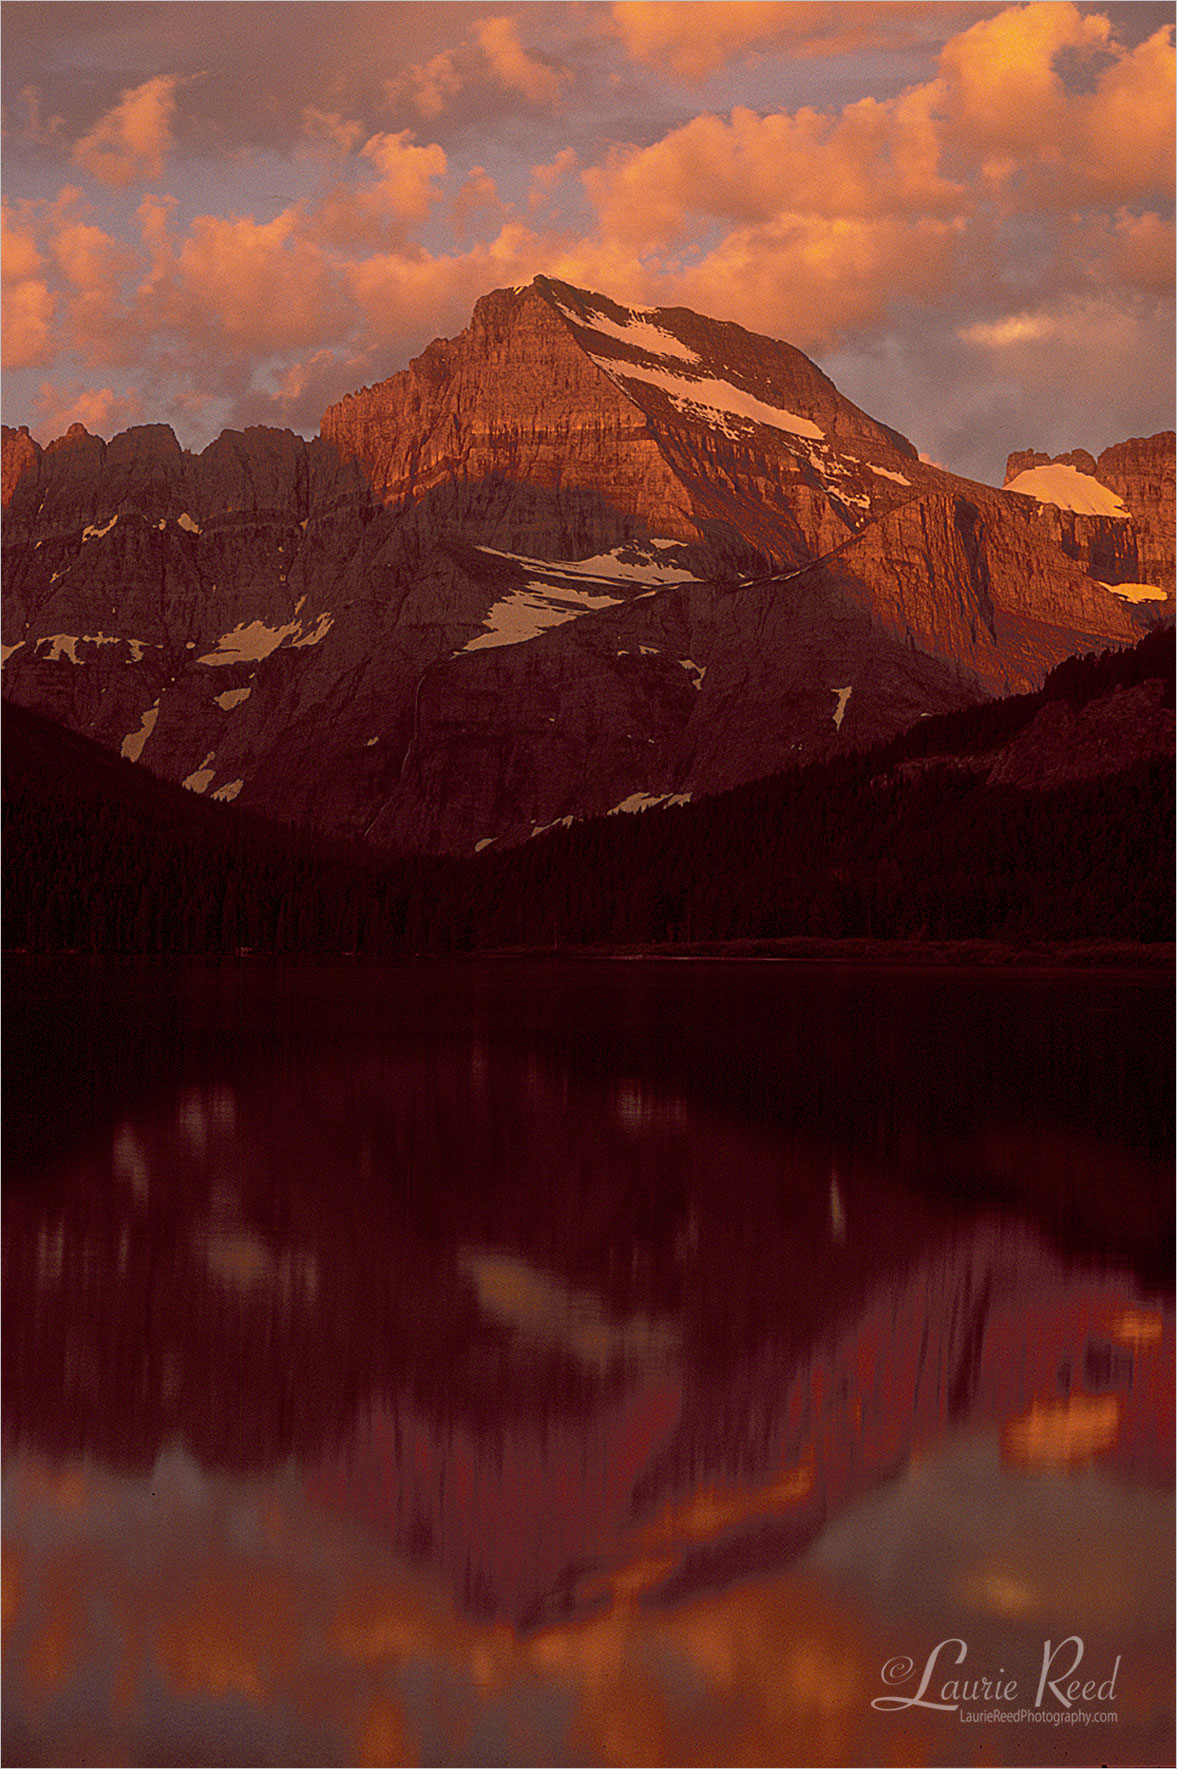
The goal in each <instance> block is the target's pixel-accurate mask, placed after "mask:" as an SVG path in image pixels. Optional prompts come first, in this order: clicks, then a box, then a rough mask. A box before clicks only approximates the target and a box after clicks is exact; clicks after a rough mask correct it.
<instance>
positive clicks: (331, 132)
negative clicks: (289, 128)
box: [302, 104, 364, 157]
mask: <svg viewBox="0 0 1177 1769" xmlns="http://www.w3.org/2000/svg"><path fill="white" fill-rule="evenodd" d="M302 133H303V135H304V136H305V137H306V139H307V141H309V142H312V143H314V144H316V145H318V146H320V147H326V148H330V149H333V150H334V151H335V152H336V153H338V154H342V155H343V156H344V157H346V156H347V155H348V154H350V153H354V152H355V150H356V148H357V147H358V146H359V145H360V143H361V141H363V139H364V125H363V124H362V123H357V122H356V121H355V120H354V119H351V120H349V119H347V118H344V117H342V116H341V115H340V113H339V112H338V111H323V110H320V109H319V107H318V106H317V105H313V104H307V105H304V106H303V109H302Z"/></svg>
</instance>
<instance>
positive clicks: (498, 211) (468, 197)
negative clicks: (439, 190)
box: [450, 166, 510, 239]
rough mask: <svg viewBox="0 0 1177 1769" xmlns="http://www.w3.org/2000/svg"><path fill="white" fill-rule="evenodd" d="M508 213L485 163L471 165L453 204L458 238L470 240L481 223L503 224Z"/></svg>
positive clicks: (451, 206) (453, 218) (453, 215)
mask: <svg viewBox="0 0 1177 1769" xmlns="http://www.w3.org/2000/svg"><path fill="white" fill-rule="evenodd" d="M509 212H510V210H509V205H508V204H507V203H504V202H503V200H502V198H501V197H500V196H499V193H498V191H497V189H496V188H495V181H494V179H493V178H492V177H491V176H490V173H489V172H488V171H487V170H486V168H485V166H471V168H470V174H469V177H468V178H467V179H466V182H465V183H464V184H463V185H462V187H461V189H460V190H459V191H458V193H457V195H456V196H455V197H454V198H453V201H452V202H451V203H450V220H451V222H452V224H453V228H454V232H455V234H456V235H457V236H458V238H459V239H468V238H469V237H470V236H471V235H472V234H474V233H475V232H476V231H477V230H478V228H479V227H480V226H481V227H486V226H501V224H502V222H503V221H504V220H505V219H506V217H507V215H508V214H509Z"/></svg>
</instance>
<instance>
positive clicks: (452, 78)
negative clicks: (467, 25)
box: [390, 50, 462, 120]
mask: <svg viewBox="0 0 1177 1769" xmlns="http://www.w3.org/2000/svg"><path fill="white" fill-rule="evenodd" d="M406 78H407V83H408V84H409V86H410V88H411V89H412V100H413V103H414V104H415V105H416V107H417V109H418V111H419V112H420V113H421V115H422V116H423V117H425V118H428V119H430V120H432V119H433V118H434V117H438V116H440V115H441V113H442V111H443V110H444V109H445V107H446V105H447V103H448V102H449V100H450V99H451V98H453V97H454V95H455V93H457V92H460V91H461V88H462V76H461V74H460V73H459V72H458V67H457V64H456V62H455V60H454V57H453V56H452V55H451V54H450V53H449V51H448V50H443V51H442V52H441V53H440V54H439V55H435V56H432V57H431V58H430V60H429V61H427V62H425V63H424V65H423V66H421V67H416V68H411V69H410V70H409V73H408V75H407V77H406ZM396 84H397V83H396V82H390V87H392V88H393V90H392V91H391V92H390V97H391V98H392V99H393V101H394V102H395V97H396V92H395V87H396Z"/></svg>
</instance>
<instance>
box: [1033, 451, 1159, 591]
mask: <svg viewBox="0 0 1177 1769" xmlns="http://www.w3.org/2000/svg"><path fill="white" fill-rule="evenodd" d="M1175 445H1177V435H1175V434H1174V432H1173V431H1172V430H1163V431H1161V432H1160V433H1159V434H1158V435H1156V436H1136V437H1133V438H1132V439H1131V440H1130V441H1128V442H1116V443H1113V444H1112V446H1111V447H1110V448H1105V449H1104V451H1103V453H1102V454H1101V455H1100V457H1099V459H1098V460H1096V459H1095V457H1094V456H1093V455H1091V454H1089V453H1088V451H1087V450H1086V449H1085V448H1076V449H1072V450H1071V451H1070V453H1069V454H1064V455H1044V454H1037V453H1035V451H1034V450H1033V449H1023V450H1021V451H1020V452H1019V453H1016V454H1011V455H1010V457H1009V459H1008V461H1007V462H1006V468H1005V484H1006V485H1007V486H1010V485H1012V484H1013V483H1014V482H1015V481H1016V480H1017V479H1019V478H1020V477H1021V475H1022V474H1023V473H1028V472H1030V471H1032V470H1033V469H1035V468H1039V467H1073V468H1075V469H1076V471H1077V472H1079V473H1082V474H1084V475H1085V476H1086V477H1088V478H1090V479H1094V480H1095V481H1096V482H1097V483H1098V484H1099V485H1101V486H1104V487H1106V488H1107V490H1108V491H1110V492H1112V493H1113V494H1114V495H1115V496H1116V497H1117V498H1119V499H1120V500H1121V501H1122V503H1123V505H1124V507H1125V508H1126V509H1127V511H1128V512H1129V513H1130V515H1131V518H1132V524H1133V528H1134V530H1135V534H1136V553H1137V562H1138V565H1139V569H1140V580H1139V581H1140V583H1141V584H1151V585H1155V586H1156V587H1157V588H1158V589H1162V590H1168V591H1170V592H1172V590H1173V587H1174V560H1173V531H1174V522H1175V521H1177V510H1175V503H1174V469H1175V452H1177V450H1175ZM1059 489H1060V490H1061V493H1062V496H1063V497H1064V498H1065V496H1066V489H1065V486H1063V487H1061V488H1059ZM1038 495H1043V493H1042V492H1041V491H1040V492H1039V494H1038ZM1056 495H1057V493H1056ZM1114 581H1116V582H1121V583H1122V582H1125V581H1126V579H1124V578H1123V577H1118V578H1116V579H1115V580H1114Z"/></svg>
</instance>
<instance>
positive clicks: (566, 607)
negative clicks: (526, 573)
mask: <svg viewBox="0 0 1177 1769" xmlns="http://www.w3.org/2000/svg"><path fill="white" fill-rule="evenodd" d="M621 599H622V598H621V597H620V596H602V595H596V596H594V595H593V594H592V593H591V591H589V590H578V589H575V588H574V587H573V586H572V585H571V584H568V585H564V586H560V585H551V584H545V583H529V584H528V585H527V586H526V588H524V589H521V590H511V591H510V592H509V593H508V594H507V595H506V596H504V597H502V599H501V600H500V601H498V602H496V603H494V605H493V607H491V608H490V609H488V611H487V615H486V620H485V623H484V624H485V626H486V631H485V632H482V633H479V634H478V635H477V637H475V638H473V639H471V640H469V641H468V642H467V643H466V644H465V645H463V646H462V647H461V648H460V651H458V652H456V653H455V656H460V655H461V652H462V651H489V650H491V649H492V648H493V647H495V646H498V645H523V644H525V643H526V642H527V640H528V639H536V638H538V637H539V635H540V634H541V633H544V632H547V630H548V628H549V627H558V626H563V624H564V622H565V621H568V620H575V619H576V618H577V616H578V615H581V614H589V613H591V612H592V611H593V610H594V609H597V608H611V607H612V606H613V605H614V603H616V602H620V601H621Z"/></svg>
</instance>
